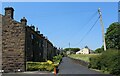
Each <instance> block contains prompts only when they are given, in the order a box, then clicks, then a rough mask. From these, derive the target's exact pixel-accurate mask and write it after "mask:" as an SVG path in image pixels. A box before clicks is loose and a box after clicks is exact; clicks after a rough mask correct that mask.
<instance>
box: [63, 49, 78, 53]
mask: <svg viewBox="0 0 120 76" xmlns="http://www.w3.org/2000/svg"><path fill="white" fill-rule="evenodd" d="M79 50H80V48H65V49H64V51H65V52H67V51H70V52H71V53H76V52H77V51H79Z"/></svg>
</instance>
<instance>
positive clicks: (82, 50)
mask: <svg viewBox="0 0 120 76" xmlns="http://www.w3.org/2000/svg"><path fill="white" fill-rule="evenodd" d="M90 53H92V50H90V49H89V48H88V47H87V46H85V48H83V49H81V50H80V51H77V52H76V54H90Z"/></svg>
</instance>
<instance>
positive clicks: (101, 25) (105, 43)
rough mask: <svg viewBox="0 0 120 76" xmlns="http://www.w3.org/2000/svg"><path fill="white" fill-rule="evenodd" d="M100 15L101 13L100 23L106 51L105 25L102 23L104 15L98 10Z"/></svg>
mask: <svg viewBox="0 0 120 76" xmlns="http://www.w3.org/2000/svg"><path fill="white" fill-rule="evenodd" d="M98 13H99V15H100V23H101V27H102V37H103V44H104V51H106V43H105V34H104V25H103V21H102V13H101V11H100V8H98Z"/></svg>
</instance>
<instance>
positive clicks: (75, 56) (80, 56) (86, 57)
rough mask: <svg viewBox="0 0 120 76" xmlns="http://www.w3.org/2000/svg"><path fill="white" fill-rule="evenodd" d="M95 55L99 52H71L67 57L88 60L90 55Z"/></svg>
mask: <svg viewBox="0 0 120 76" xmlns="http://www.w3.org/2000/svg"><path fill="white" fill-rule="evenodd" d="M96 55H99V54H71V55H69V57H71V58H74V59H78V60H83V61H85V62H89V61H90V60H89V59H90V57H93V56H96Z"/></svg>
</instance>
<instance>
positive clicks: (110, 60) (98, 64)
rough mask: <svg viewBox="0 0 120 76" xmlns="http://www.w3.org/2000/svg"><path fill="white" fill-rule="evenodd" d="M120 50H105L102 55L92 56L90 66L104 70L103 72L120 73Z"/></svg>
mask: <svg viewBox="0 0 120 76" xmlns="http://www.w3.org/2000/svg"><path fill="white" fill-rule="evenodd" d="M118 51H120V50H113V49H109V50H107V51H105V52H103V53H102V54H101V55H96V56H94V57H91V58H90V63H89V68H93V69H98V70H102V71H103V72H106V71H107V72H109V73H110V74H113V75H120V66H119V63H118V62H119V59H120V54H119V53H118Z"/></svg>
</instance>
